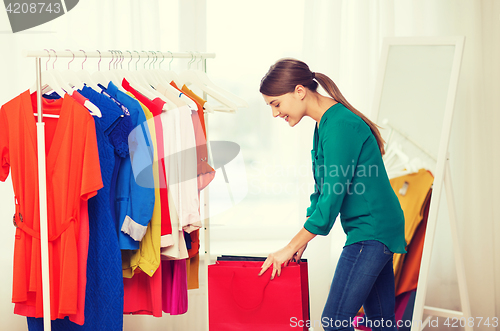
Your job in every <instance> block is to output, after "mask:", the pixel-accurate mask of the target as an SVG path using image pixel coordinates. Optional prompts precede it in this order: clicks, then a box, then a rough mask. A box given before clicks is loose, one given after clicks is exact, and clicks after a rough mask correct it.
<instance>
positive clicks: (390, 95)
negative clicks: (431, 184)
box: [376, 45, 455, 168]
mask: <svg viewBox="0 0 500 331" xmlns="http://www.w3.org/2000/svg"><path fill="white" fill-rule="evenodd" d="M454 53H455V46H454V45H436V46H434V45H390V46H389V51H388V55H387V62H386V68H385V76H384V81H383V86H382V92H381V98H380V108H379V112H378V118H377V120H376V121H377V124H379V125H381V126H382V127H383V128H384V130H382V135H383V136H384V138H385V140H386V141H387V140H388V139H389V138H390V140H391V141H394V139H398V135H402V136H404V137H406V138H408V139H409V140H411V141H412V142H414V145H418V146H420V147H421V148H420V150H418V149H417V150H415V151H414V152H413V151H412V149H414V147H415V146H403V149H404V150H405V151H408V153H409V154H411V155H412V156H418V157H422V158H424V159H425V158H426V156H425V154H426V153H424V152H423V151H424V150H425V151H426V152H427V154H430V155H431V156H432V158H431V160H425V161H426V162H429V161H430V163H432V159H433V160H434V161H435V160H436V159H437V155H438V148H439V141H440V138H441V129H442V125H443V117H444V111H445V108H446V99H447V95H448V88H449V82H450V77H451V70H452V65H453V57H454ZM385 121H387V124H386V122H385ZM391 127H392V128H394V129H396V130H398V131H399V132H397V133H399V134H397V133H396V134H394V135H392V136H391V137H389V134H390V133H391V131H392V130H390V129H391ZM401 143H403V144H404V140H401ZM428 167H429V168H433V165H432V164H428Z"/></svg>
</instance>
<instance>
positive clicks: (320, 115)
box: [259, 59, 406, 330]
mask: <svg viewBox="0 0 500 331" xmlns="http://www.w3.org/2000/svg"><path fill="white" fill-rule="evenodd" d="M318 83H319V84H320V85H321V86H322V87H323V88H324V89H325V91H326V92H327V93H328V95H329V96H323V95H321V94H319V93H318V92H317V88H318ZM260 92H261V93H262V94H263V96H264V99H265V100H266V102H267V103H268V104H269V105H270V106H271V108H272V110H273V116H275V117H276V116H280V117H283V118H288V119H289V124H290V126H292V127H293V126H295V125H296V124H297V123H298V122H300V120H301V119H302V118H303V117H306V116H307V117H311V118H312V119H314V120H315V121H316V122H317V126H316V128H315V131H314V140H313V149H312V151H311V156H312V163H313V173H314V179H315V181H316V187H315V191H314V192H313V193H312V194H311V197H310V200H311V205H310V207H309V208H308V209H307V219H306V221H305V224H304V227H303V228H302V229H301V230H300V231H299V232H298V233H297V235H295V237H293V239H292V240H291V241H290V242H289V243H288V245H286V246H285V247H284V248H282V249H281V250H279V251H277V252H275V253H271V254H269V256H268V258H267V260H266V261H265V262H264V264H263V265H262V270H261V272H260V274H259V275H263V274H264V272H265V271H266V270H267V269H269V268H272V274H271V279H273V278H274V277H275V276H276V275H278V276H280V274H281V269H282V267H286V266H287V265H288V263H289V262H291V261H296V262H298V261H299V260H300V258H301V257H302V254H303V253H304V250H305V249H306V247H307V243H308V242H309V241H311V240H312V239H313V238H314V237H316V235H328V234H329V232H330V230H331V229H332V227H333V224H334V222H335V220H336V218H337V216H338V215H339V213H340V219H341V223H342V228H343V230H344V232H345V233H346V234H347V240H346V243H345V246H344V249H343V251H342V254H341V256H340V259H339V262H338V264H337V268H336V271H335V275H334V278H333V281H332V286H331V290H330V294H329V296H328V300H327V302H326V305H325V308H324V310H323V318H326V319H331V320H334V321H335V325H328V326H325V325H324V326H323V327H324V329H325V330H354V328H353V326H352V325H350V321H352V319H353V318H354V317H355V315H356V313H357V312H358V310H359V309H360V308H361V306H363V307H364V308H365V312H366V315H367V317H368V318H369V319H370V320H375V321H384V320H385V321H391V322H392V323H390V324H391V325H395V324H396V323H395V315H394V308H395V293H394V271H393V253H406V250H405V247H406V242H405V236H404V235H405V232H404V225H405V224H404V215H403V211H402V210H401V206H400V204H399V201H398V198H397V196H396V195H395V194H394V191H393V190H392V187H391V185H390V183H389V178H388V176H387V173H386V171H385V167H384V163H383V162H382V155H383V154H384V141H383V140H382V138H381V136H380V132H379V131H378V128H377V125H375V124H374V123H373V122H371V121H370V120H369V119H368V118H366V117H365V116H364V115H363V114H362V113H360V112H359V111H358V110H356V109H355V108H354V107H353V106H352V105H351V104H349V102H347V100H346V99H345V98H344V96H343V95H342V93H340V91H339V89H338V88H337V86H336V85H335V83H334V82H333V81H332V80H331V79H330V78H328V77H327V76H326V75H323V74H320V73H314V72H311V71H310V70H309V67H308V66H307V65H306V64H305V63H304V62H301V61H298V60H295V59H282V60H279V61H278V62H276V63H275V64H274V65H272V66H271V68H270V69H269V71H268V73H267V74H266V75H265V76H264V78H263V79H262V81H261V85H260ZM339 167H340V168H341V169H349V168H350V167H354V169H357V168H358V167H359V168H360V169H361V168H367V167H368V168H371V167H375V168H376V169H377V174H376V176H366V173H364V172H361V171H360V172H359V173H358V172H357V171H351V172H349V171H342V172H340V173H339V172H330V171H327V170H328V169H330V168H339ZM361 173H363V175H362V174H361ZM352 274H355V275H357V277H355V279H354V277H351V275H352ZM337 322H341V325H342V328H340V327H337ZM344 322H345V323H344ZM381 329H382V330H396V328H395V327H390V326H389V325H388V326H387V327H384V328H381Z"/></svg>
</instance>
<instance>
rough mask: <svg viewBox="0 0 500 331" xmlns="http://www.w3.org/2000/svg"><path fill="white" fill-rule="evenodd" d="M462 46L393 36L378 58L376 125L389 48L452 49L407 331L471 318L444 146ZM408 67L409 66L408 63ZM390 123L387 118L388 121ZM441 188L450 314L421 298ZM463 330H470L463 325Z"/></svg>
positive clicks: (460, 41) (458, 41)
mask: <svg viewBox="0 0 500 331" xmlns="http://www.w3.org/2000/svg"><path fill="white" fill-rule="evenodd" d="M464 43H465V37H463V36H457V37H422V38H414V37H394V38H386V39H384V42H383V47H382V54H381V57H380V64H379V68H378V76H377V82H376V86H375V94H374V103H373V107H372V109H371V116H370V118H371V119H372V120H374V121H375V122H376V123H379V124H380V120H382V119H379V118H378V116H379V113H380V104H381V99H382V93H383V92H387V91H384V87H385V86H384V80H385V74H386V67H387V60H388V55H389V49H390V47H392V46H417V47H418V46H424V47H428V46H455V52H454V56H453V64H452V69H451V75H450V80H449V84H448V92H447V96H446V106H445V109H443V124H442V130H441V137H440V141H439V149H438V155H437V163H436V168H435V178H434V184H433V191H432V196H431V202H430V209H429V216H428V223H427V228H426V234H425V241H424V248H423V254H422V260H421V263H420V273H419V278H418V286H417V293H416V297H415V306H414V310H413V324H412V328H411V331H417V330H421V329H423V328H424V327H425V326H426V325H427V323H428V322H429V320H430V318H431V317H432V316H442V317H455V318H458V319H460V318H465V319H466V320H468V318H469V317H470V316H471V311H470V303H469V296H468V291H467V285H466V280H465V269H464V264H463V259H462V254H461V248H460V244H459V241H458V230H457V222H456V211H455V204H454V199H453V188H452V185H451V174H450V166H449V162H448V161H449V156H448V146H449V141H450V133H451V125H452V120H453V111H454V105H455V98H456V92H457V85H458V78H459V74H460V66H461V61H462V53H463V48H464ZM409 65H411V64H409ZM389 120H390V119H389ZM443 188H444V189H445V192H446V198H447V202H448V203H447V205H448V213H449V219H450V227H451V236H452V241H453V254H454V257H455V265H456V267H457V277H458V278H457V279H458V286H459V291H460V301H461V307H462V311H453V310H448V309H443V308H436V307H428V306H425V296H426V292H427V283H428V282H427V281H428V277H429V266H430V260H431V255H432V247H433V243H434V237H435V231H436V224H437V220H438V211H439V204H440V198H441V195H442V191H443ZM424 314H426V315H427V318H426V320H425V321H422V318H423V315H424ZM465 330H466V331H472V327H469V326H468V324H467V323H466V327H465Z"/></svg>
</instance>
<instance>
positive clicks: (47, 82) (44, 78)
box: [29, 49, 67, 98]
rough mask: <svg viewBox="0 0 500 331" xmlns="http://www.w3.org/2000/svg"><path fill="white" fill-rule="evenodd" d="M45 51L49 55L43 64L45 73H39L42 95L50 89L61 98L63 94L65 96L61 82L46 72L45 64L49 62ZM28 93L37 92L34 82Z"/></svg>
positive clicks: (52, 74) (49, 72)
mask: <svg viewBox="0 0 500 331" xmlns="http://www.w3.org/2000/svg"><path fill="white" fill-rule="evenodd" d="M45 51H47V53H48V54H49V59H48V60H47V62H46V63H45V71H42V73H41V82H40V85H41V86H42V94H43V93H44V90H50V89H52V90H53V91H54V92H56V93H57V95H59V96H60V97H61V98H62V97H63V96H64V94H66V91H65V90H64V89H63V87H62V84H61V82H60V81H59V80H58V79H57V77H56V76H55V75H54V72H52V71H48V70H47V64H48V62H49V61H50V52H49V51H48V50H47V49H45ZM66 88H67V87H66ZM29 91H30V94H31V93H34V92H36V91H37V86H36V82H35V84H33V85H32V86H31V88H30V90H29Z"/></svg>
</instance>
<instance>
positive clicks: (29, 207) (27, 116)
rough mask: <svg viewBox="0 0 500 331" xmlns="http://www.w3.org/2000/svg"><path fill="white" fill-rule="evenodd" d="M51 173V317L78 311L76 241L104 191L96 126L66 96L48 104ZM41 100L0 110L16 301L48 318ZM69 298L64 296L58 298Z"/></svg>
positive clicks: (19, 101)
mask: <svg viewBox="0 0 500 331" xmlns="http://www.w3.org/2000/svg"><path fill="white" fill-rule="evenodd" d="M43 112H44V114H59V116H60V117H59V119H56V118H50V117H44V123H45V155H46V173H47V175H46V176H47V216H48V234H49V261H50V289H51V291H50V292H51V318H52V319H56V318H62V317H64V316H66V315H70V314H75V313H76V311H77V296H78V295H77V293H78V274H79V272H78V248H77V247H78V245H77V243H78V238H79V229H80V208H81V205H82V204H81V200H88V199H89V198H91V197H93V196H94V195H96V194H97V191H98V190H99V189H100V188H102V187H103V183H102V180H101V169H100V164H99V155H98V151H97V141H96V133H95V125H94V120H93V118H92V116H91V115H90V114H89V112H88V110H87V109H85V107H83V106H82V105H80V104H78V103H77V102H76V101H75V100H74V99H73V98H71V97H70V96H69V95H65V96H64V98H61V99H58V100H45V99H43ZM34 113H36V94H33V95H32V96H30V94H29V91H26V92H24V93H22V94H20V95H19V96H18V97H16V98H14V99H13V100H11V101H9V102H7V103H6V104H5V105H3V106H2V108H1V110H0V180H1V181H5V179H6V178H7V176H8V175H9V170H10V169H12V184H13V187H14V194H15V196H16V215H15V222H16V224H17V229H16V237H15V247H14V277H13V292H12V302H14V303H22V304H25V305H28V306H34V307H35V310H36V314H35V317H42V316H43V307H42V296H41V291H42V279H41V266H40V239H39V238H40V234H39V233H40V211H39V204H38V201H39V196H38V158H37V129H36V124H35V123H36V116H34V115H33V114H34ZM61 293H64V295H60V294H61Z"/></svg>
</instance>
